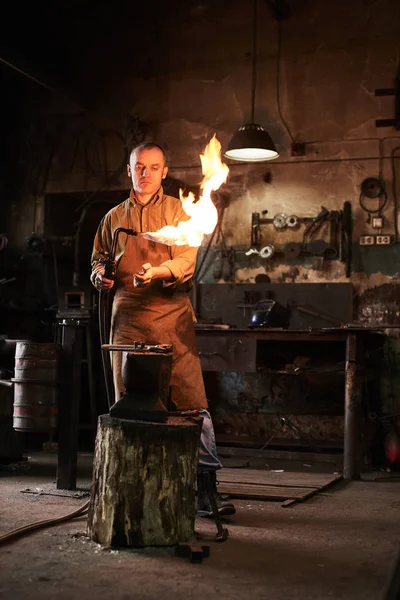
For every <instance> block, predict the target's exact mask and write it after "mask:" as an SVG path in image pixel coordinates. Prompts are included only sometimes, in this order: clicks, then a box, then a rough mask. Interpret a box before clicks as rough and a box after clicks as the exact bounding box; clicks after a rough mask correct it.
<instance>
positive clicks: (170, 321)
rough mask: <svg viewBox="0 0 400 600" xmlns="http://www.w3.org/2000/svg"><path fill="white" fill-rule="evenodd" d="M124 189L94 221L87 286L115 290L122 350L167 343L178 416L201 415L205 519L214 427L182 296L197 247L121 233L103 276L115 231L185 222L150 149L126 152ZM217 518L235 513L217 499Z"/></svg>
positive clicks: (159, 159) (115, 338) (160, 159)
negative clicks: (111, 272)
mask: <svg viewBox="0 0 400 600" xmlns="http://www.w3.org/2000/svg"><path fill="white" fill-rule="evenodd" d="M127 170H128V176H129V177H130V178H131V180H132V190H131V192H130V196H129V198H128V199H127V200H125V201H124V202H122V203H121V204H119V205H118V206H116V207H114V208H113V209H111V210H110V211H109V212H108V213H107V214H106V215H105V217H104V218H103V219H102V221H101V223H100V225H99V228H98V230H97V234H96V237H95V241H94V248H93V253H92V275H91V281H92V283H93V284H94V286H95V287H96V289H98V290H101V289H105V290H110V289H111V288H112V287H113V286H114V285H115V296H114V301H113V309H112V317H111V342H112V343H113V344H130V343H132V342H133V341H135V340H138V341H144V342H146V343H149V344H156V343H157V344H172V346H173V358H172V375H171V398H172V403H173V405H174V407H176V408H177V409H178V410H185V409H199V410H200V411H201V416H202V417H203V419H204V421H203V428H202V432H201V439H200V448H199V466H198V514H199V516H211V514H212V511H211V506H210V504H209V500H208V496H207V494H206V493H205V490H204V485H205V479H206V478H208V477H210V478H211V480H212V482H213V486H214V489H215V491H216V471H217V470H218V469H220V468H221V463H220V461H219V459H218V456H217V451H216V445H215V436H214V429H213V425H212V421H211V417H210V414H209V413H208V411H207V407H208V403H207V398H206V395H205V390H204V382H203V376H202V372H201V366H200V359H199V356H198V352H197V348H196V336H195V331H194V326H193V322H194V313H193V309H192V306H191V303H190V300H189V297H188V295H187V292H188V290H189V289H190V287H191V280H192V277H193V274H194V271H195V267H196V258H197V250H198V249H197V248H193V247H190V246H167V245H166V244H160V243H156V242H153V241H150V240H146V239H144V238H143V236H140V235H137V236H129V235H126V234H121V235H120V236H119V238H118V245H117V252H116V256H115V258H116V261H117V271H116V278H115V283H114V282H113V281H111V280H109V279H106V278H104V265H103V264H102V263H101V262H100V259H101V254H100V253H99V250H102V251H107V252H109V251H110V249H111V244H112V239H113V233H114V231H115V230H116V229H117V228H118V227H125V228H129V229H134V230H135V231H136V232H138V233H140V232H141V233H144V232H148V231H158V230H159V229H161V228H162V227H164V226H165V225H173V226H176V225H177V224H178V223H179V221H185V220H187V219H188V217H187V215H186V213H185V212H184V210H183V208H182V203H181V201H180V200H179V199H177V198H173V197H172V196H166V195H165V194H164V192H163V189H162V187H161V182H162V180H163V179H165V177H166V175H167V172H168V168H167V165H166V156H165V153H164V151H163V149H162V148H161V147H160V146H158V145H156V144H152V143H144V144H140V145H139V146H137V147H136V148H134V149H133V150H132V152H131V154H130V157H129V164H128V165H127ZM121 362H122V354H121V353H120V352H116V353H114V356H113V375H114V387H115V394H116V397H115V399H116V401H118V400H119V398H120V395H121V392H123V391H124V387H123V383H122V377H121ZM217 505H218V512H219V513H220V514H221V515H225V516H226V515H233V514H234V513H235V512H236V511H235V507H234V505H233V504H232V503H230V502H227V501H224V500H223V499H222V498H221V497H220V496H219V495H217Z"/></svg>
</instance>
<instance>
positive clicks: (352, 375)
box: [343, 334, 362, 480]
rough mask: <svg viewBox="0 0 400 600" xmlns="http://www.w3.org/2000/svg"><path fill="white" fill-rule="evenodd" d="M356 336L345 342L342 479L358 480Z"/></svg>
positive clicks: (359, 403)
mask: <svg viewBox="0 0 400 600" xmlns="http://www.w3.org/2000/svg"><path fill="white" fill-rule="evenodd" d="M357 355H359V352H358V349H357V335H356V334H349V335H348V336H347V340H346V380H345V406H344V456H343V477H344V479H349V480H354V479H359V478H360V470H361V459H362V450H361V403H362V385H361V381H360V373H359V369H358V365H357Z"/></svg>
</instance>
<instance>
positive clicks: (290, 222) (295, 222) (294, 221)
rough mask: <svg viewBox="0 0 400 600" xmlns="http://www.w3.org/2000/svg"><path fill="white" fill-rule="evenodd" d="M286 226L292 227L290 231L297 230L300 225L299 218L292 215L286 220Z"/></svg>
mask: <svg viewBox="0 0 400 600" xmlns="http://www.w3.org/2000/svg"><path fill="white" fill-rule="evenodd" d="M286 225H287V226H288V227H290V229H296V228H297V227H298V226H299V225H300V221H299V217H296V215H290V216H289V217H287V218H286Z"/></svg>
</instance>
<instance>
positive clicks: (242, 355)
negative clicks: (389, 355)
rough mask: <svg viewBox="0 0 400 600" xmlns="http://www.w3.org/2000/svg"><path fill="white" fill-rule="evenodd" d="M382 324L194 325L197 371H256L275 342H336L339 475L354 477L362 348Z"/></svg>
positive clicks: (358, 467)
mask: <svg viewBox="0 0 400 600" xmlns="http://www.w3.org/2000/svg"><path fill="white" fill-rule="evenodd" d="M383 329H384V328H383V327H382V328H376V327H372V328H364V327H357V326H355V327H341V328H323V329H309V330H301V329H291V330H284V329H273V328H262V329H261V328H260V329H257V328H254V329H250V328H247V329H235V328H223V327H218V326H217V325H215V326H210V327H207V326H198V327H196V338H197V345H198V350H199V354H200V359H201V365H202V369H203V371H220V372H248V373H249V372H250V373H251V372H253V373H254V372H257V371H258V370H259V369H260V368H262V367H263V366H268V365H265V364H263V352H262V348H263V347H265V344H267V345H270V344H276V343H277V342H311V343H312V344H330V343H333V342H339V343H340V346H341V348H342V353H343V361H344V362H345V369H344V377H345V391H344V440H343V442H344V456H343V476H344V478H345V479H348V480H353V479H358V478H359V477H360V472H361V465H362V446H361V421H362V403H363V374H364V349H365V347H366V346H367V345H368V344H369V342H370V341H371V337H372V336H373V335H374V334H375V335H381V334H382V332H383Z"/></svg>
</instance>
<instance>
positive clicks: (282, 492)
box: [218, 484, 317, 500]
mask: <svg viewBox="0 0 400 600" xmlns="http://www.w3.org/2000/svg"><path fill="white" fill-rule="evenodd" d="M315 491H317V490H316V488H304V489H303V490H299V489H297V488H290V487H281V488H276V487H275V488H270V487H268V486H254V487H252V486H248V485H240V484H237V485H235V487H232V486H231V485H226V486H225V485H219V486H218V492H219V493H220V494H227V495H229V496H232V497H233V498H258V499H262V498H266V499H270V498H276V499H279V500H285V499H287V498H303V497H304V496H306V495H307V494H309V493H312V492H315Z"/></svg>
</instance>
